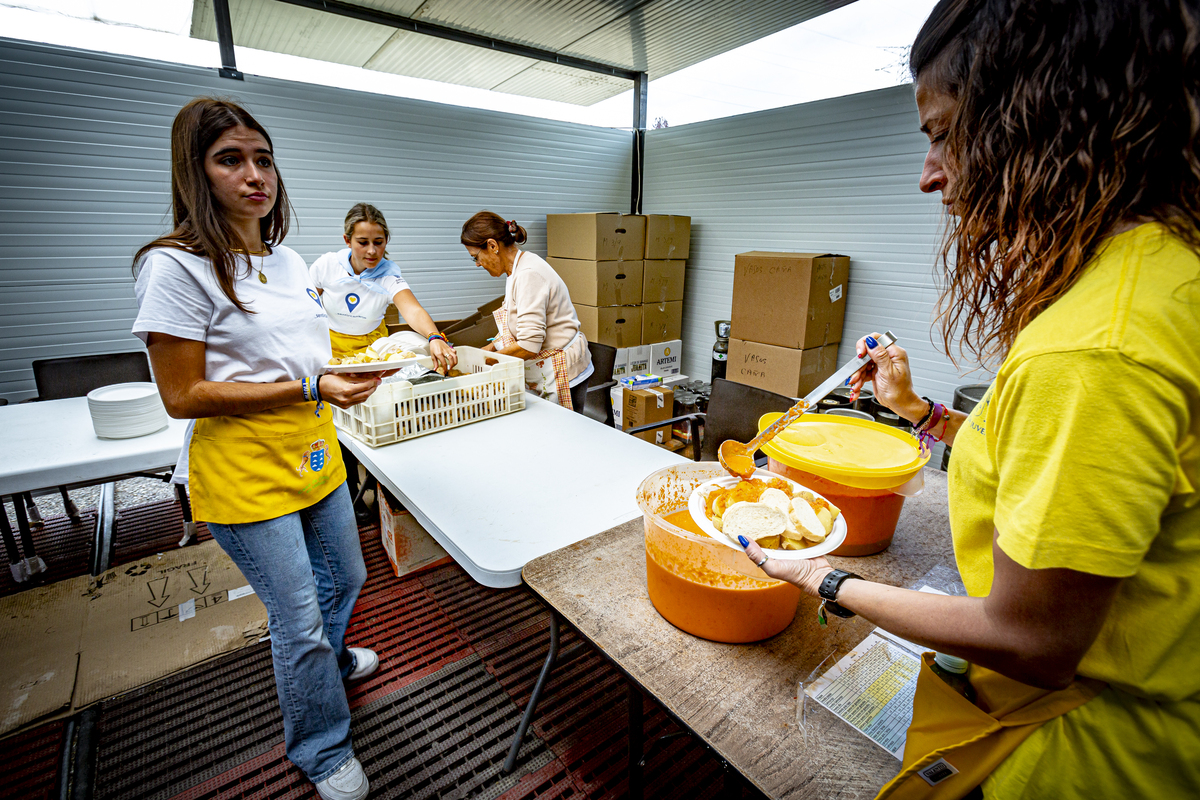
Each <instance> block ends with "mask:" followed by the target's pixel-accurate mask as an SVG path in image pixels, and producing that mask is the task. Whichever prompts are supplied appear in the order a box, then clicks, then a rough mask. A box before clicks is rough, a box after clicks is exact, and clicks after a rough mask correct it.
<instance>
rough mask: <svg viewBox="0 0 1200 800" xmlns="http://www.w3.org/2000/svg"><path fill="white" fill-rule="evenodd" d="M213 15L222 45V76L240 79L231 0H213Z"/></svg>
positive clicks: (219, 41)
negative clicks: (230, 5)
mask: <svg viewBox="0 0 1200 800" xmlns="http://www.w3.org/2000/svg"><path fill="white" fill-rule="evenodd" d="M213 17H215V18H216V22H217V43H218V44H219V45H220V47H221V69H220V70H219V73H220V75H221V77H222V78H232V79H233V80H235V81H240V80H242V79H243V78H242V73H240V72H238V68H237V61H235V60H234V57H233V23H232V22H230V19H229V0H213Z"/></svg>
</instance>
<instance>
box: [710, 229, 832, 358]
mask: <svg viewBox="0 0 1200 800" xmlns="http://www.w3.org/2000/svg"><path fill="white" fill-rule="evenodd" d="M849 277H850V258H849V256H840V255H832V254H828V253H826V254H819V253H764V252H757V251H756V252H752V253H740V254H738V255H737V256H736V257H735V259H734V273H733V313H732V314H731V319H732V320H733V336H735V337H737V338H738V339H741V340H743V341H748V342H759V343H761V344H773V345H775V346H776V347H790V348H793V349H797V350H808V349H811V348H813V347H822V346H824V345H827V344H836V343H838V342H840V341H841V340H842V323H843V322H844V321H845V319H846V288H847V281H848V280H849Z"/></svg>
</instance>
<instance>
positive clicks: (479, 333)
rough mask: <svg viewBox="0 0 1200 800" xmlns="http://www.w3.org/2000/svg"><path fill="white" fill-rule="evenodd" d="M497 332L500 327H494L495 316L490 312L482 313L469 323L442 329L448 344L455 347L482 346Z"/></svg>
mask: <svg viewBox="0 0 1200 800" xmlns="http://www.w3.org/2000/svg"><path fill="white" fill-rule="evenodd" d="M499 332H500V329H499V328H498V327H496V318H495V317H493V316H492V315H491V314H484V315H483V316H481V317H480V318H479V319H477V320H475V321H474V322H473V323H472V324H470V325H466V326H462V325H458V326H455V329H454V330H452V331H443V333H445V334H446V338H447V339H449V340H450V344H452V345H454V346H456V347H458V346H461V345H465V346H467V347H483V346H484V345H486V344H487V343H488V342H489V341H491V340H492V339H494V338H495V337H496V334H498V333H499Z"/></svg>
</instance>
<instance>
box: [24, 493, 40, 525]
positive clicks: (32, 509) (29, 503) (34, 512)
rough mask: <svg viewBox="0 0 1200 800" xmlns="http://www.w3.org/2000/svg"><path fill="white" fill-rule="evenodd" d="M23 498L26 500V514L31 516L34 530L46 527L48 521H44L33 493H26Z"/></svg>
mask: <svg viewBox="0 0 1200 800" xmlns="http://www.w3.org/2000/svg"><path fill="white" fill-rule="evenodd" d="M21 497H22V498H23V499H24V500H25V513H26V514H28V515H29V524H30V525H31V526H33V527H34V528H42V527H45V525H46V521H45V520H44V519H42V512H41V510H40V509H39V508H38V507H37V503H35V502H34V500H33V492H25V493H24V494H22V495H21Z"/></svg>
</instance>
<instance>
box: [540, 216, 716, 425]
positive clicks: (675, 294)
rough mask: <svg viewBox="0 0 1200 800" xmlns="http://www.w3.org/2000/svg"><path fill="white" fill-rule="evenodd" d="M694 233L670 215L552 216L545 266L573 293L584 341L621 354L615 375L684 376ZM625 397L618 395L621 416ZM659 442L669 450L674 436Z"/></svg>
mask: <svg viewBox="0 0 1200 800" xmlns="http://www.w3.org/2000/svg"><path fill="white" fill-rule="evenodd" d="M691 231H692V221H691V218H690V217H680V216H670V215H665V214H650V215H646V216H643V215H639V214H616V213H610V214H548V215H547V216H546V250H547V259H546V260H547V261H548V262H549V263H550V265H551V266H552V267H554V269H555V271H556V272H558V274H559V275H560V276H561V277H562V279H563V282H564V283H566V285H567V289H568V290H569V291H570V293H571V301H572V302H573V303H574V304H575V313H576V314H577V315H578V316H579V322H580V325H581V327H582V329H583V335H584V336H586V337H587V338H588V341H589V342H597V343H599V344H607V345H610V346H612V347H615V348H617V357H616V363H615V365H614V367H613V377H615V378H620V377H623V376H627V375H638V374H641V373H644V372H651V373H654V374H656V375H662V376H664V377H667V376H672V375H678V374H679V372H680V366H681V356H682V353H683V342H682V341H681V340H680V336H681V335H682V332H683V285H684V272H685V269H686V267H687V257H688V248H689V243H690V240H691ZM623 391H624V390H618V391H614V398H613V406H614V412H615V413H616V414H617V416H618V417H620V416H621V415H622V412H623V411H624V410H625V408H624V406H625V398H624V394H623ZM668 405H669V404H668ZM667 416H670V415H669V414H668V415H667ZM626 427H628V426H626ZM657 433H658V434H659V438H662V434H663V432H662V431H658V432H657ZM652 441H653V440H652ZM658 443H659V444H664V445H667V446H669V445H670V431H669V430H667V431H666V439H665V440H664V441H660V442H658Z"/></svg>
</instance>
